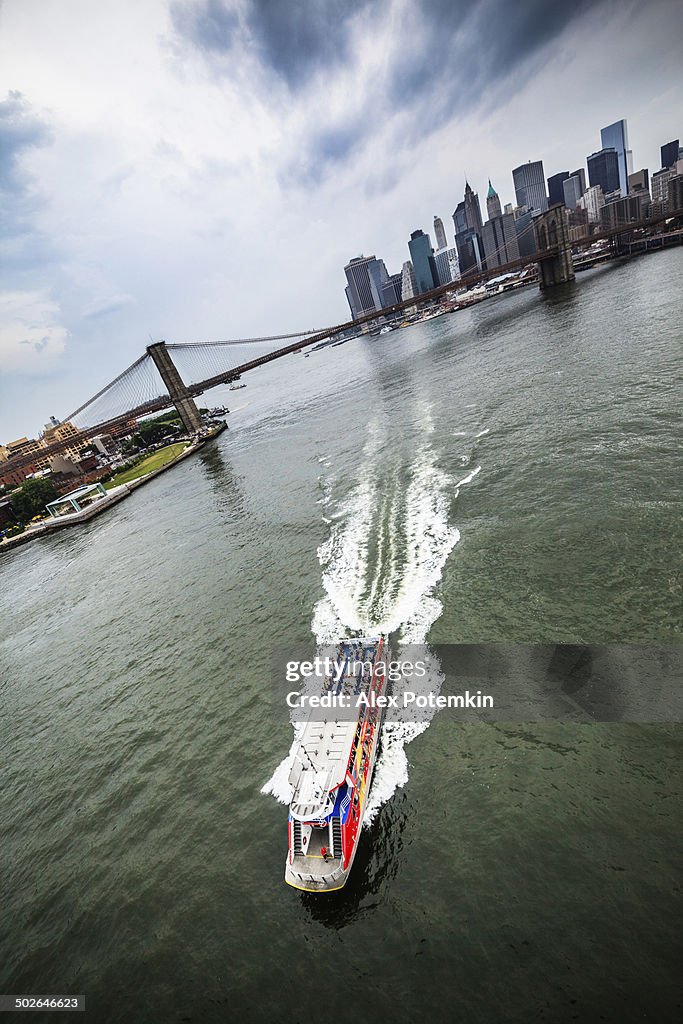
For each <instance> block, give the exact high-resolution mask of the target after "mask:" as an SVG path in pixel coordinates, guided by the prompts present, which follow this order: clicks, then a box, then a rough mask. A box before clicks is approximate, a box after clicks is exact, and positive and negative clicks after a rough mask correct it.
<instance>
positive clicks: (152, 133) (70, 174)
mask: <svg viewBox="0 0 683 1024" xmlns="http://www.w3.org/2000/svg"><path fill="white" fill-rule="evenodd" d="M682 38H683V4H680V3H676V2H674V0H650V2H649V3H647V4H644V3H642V0H638V2H633V3H632V2H630V0H612V2H611V0H592V2H584V0H568V2H562V3H558V2H555V0H516V2H515V3H510V2H509V0H116V2H110V3H107V2H93V0H0V206H1V207H2V230H1V234H0V258H1V261H2V263H1V270H0V441H2V440H5V441H6V440H10V439H12V438H14V437H16V436H19V435H23V434H29V435H30V434H35V433H36V432H37V431H38V430H39V429H40V428H41V426H42V424H43V423H44V422H45V420H46V419H47V418H48V416H49V415H50V414H55V415H57V416H60V417H62V416H64V415H66V414H67V413H68V412H69V411H70V410H71V409H73V408H74V407H75V406H77V405H79V404H80V403H81V402H82V401H84V400H85V399H86V398H87V397H89V396H90V395H91V394H93V393H94V392H95V391H97V390H99V388H100V387H101V386H102V385H103V384H104V383H106V382H107V381H108V380H109V379H111V378H112V377H114V376H116V374H117V373H119V372H120V371H121V370H122V369H123V368H124V367H125V366H127V365H128V364H129V363H131V362H132V361H133V360H134V359H135V358H136V357H137V356H138V355H139V354H140V353H141V352H142V350H143V348H144V346H145V345H146V344H148V342H149V337H150V335H151V336H153V337H154V338H155V339H159V338H165V339H166V340H167V341H195V340H210V339H224V338H231V337H244V336H251V335H258V334H272V333H278V332H279V331H282V332H287V331H295V330H299V329H305V328H308V327H318V326H321V327H322V326H326V325H328V324H333V323H338V322H340V321H341V320H344V319H347V317H348V308H347V306H346V300H345V297H344V284H345V280H344V274H343V267H344V264H345V263H346V262H348V260H349V258H350V257H352V256H355V255H358V254H359V253H365V254H370V253H375V254H376V255H378V256H381V257H382V258H383V259H384V260H385V262H386V264H387V268H388V270H389V272H390V273H393V272H396V271H398V270H400V268H401V264H402V263H403V261H404V260H405V259H407V258H408V250H407V239H408V237H409V235H410V232H411V231H413V230H414V229H415V228H418V227H421V228H423V229H424V230H426V231H429V232H432V220H433V217H434V214H435V213H438V214H439V215H440V216H441V217H442V218H443V219H444V223H445V224H446V229H447V233H448V235H449V238H452V233H453V225H452V220H451V215H452V213H453V210H454V208H455V206H456V204H457V202H458V201H459V200H460V199H461V198H462V192H463V187H464V180H465V175H467V177H468V179H469V181H470V183H471V184H472V186H473V187H474V188H475V189H476V190H477V191H478V192H479V194H480V196H481V197H482V199H483V196H484V194H485V191H486V186H487V179H488V178H489V176H490V177H491V179H492V181H493V183H494V185H495V186H496V188H497V190H498V192H499V193H500V196H501V199H502V201H503V202H507V201H511V200H512V199H513V198H514V196H513V191H512V178H511V174H510V170H511V168H512V167H514V166H515V165H517V164H519V163H522V162H524V161H526V160H529V159H539V158H540V159H542V160H543V162H544V168H545V172H546V175H550V174H553V173H554V172H556V171H559V170H564V169H568V170H573V169H574V168H576V167H578V166H580V165H584V166H585V157H586V155H587V154H589V153H591V152H593V151H594V150H596V149H599V148H600V134H599V130H600V127H601V126H602V125H605V124H608V123H610V122H612V121H614V120H617V119H619V118H621V117H625V118H627V119H628V126H629V134H630V142H631V148H632V150H633V158H634V167H635V168H639V167H642V166H646V167H649V168H650V169H651V171H652V170H655V169H657V168H658V166H659V146H660V145H661V144H662V143H664V142H667V141H668V140H669V139H671V138H675V137H677V136H680V137H681V138H682V139H683V122H682V121H681V117H682V116H683V113H682V112H683V76H681V65H680V43H681V39H682Z"/></svg>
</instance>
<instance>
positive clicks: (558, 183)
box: [548, 171, 569, 206]
mask: <svg viewBox="0 0 683 1024" xmlns="http://www.w3.org/2000/svg"><path fill="white" fill-rule="evenodd" d="M568 177H569V171H559V172H558V173H557V174H553V175H551V176H550V177H549V178H548V206H554V205H555V204H556V203H564V189H563V188H562V186H563V184H564V182H565V181H566V180H567V178H568ZM565 206H566V203H565Z"/></svg>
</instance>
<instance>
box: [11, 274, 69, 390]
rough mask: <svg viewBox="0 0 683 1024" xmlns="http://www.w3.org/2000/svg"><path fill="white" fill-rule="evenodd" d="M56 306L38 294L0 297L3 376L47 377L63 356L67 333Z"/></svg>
mask: <svg viewBox="0 0 683 1024" xmlns="http://www.w3.org/2000/svg"><path fill="white" fill-rule="evenodd" d="M60 320H61V311H60V309H59V306H58V305H57V303H56V302H53V301H52V300H51V299H50V298H49V297H48V296H47V295H45V294H44V293H41V292H6V293H5V294H3V295H0V366H2V369H3V371H4V372H6V373H11V372H18V373H30V374H47V373H50V372H51V371H52V370H53V369H54V367H55V362H56V361H57V360H58V359H59V357H61V356H62V355H63V353H64V349H65V346H66V341H67V337H68V331H67V330H66V328H65V327H64V325H63V324H62V323H60Z"/></svg>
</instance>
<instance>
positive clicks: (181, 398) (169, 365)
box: [147, 341, 203, 434]
mask: <svg viewBox="0 0 683 1024" xmlns="http://www.w3.org/2000/svg"><path fill="white" fill-rule="evenodd" d="M147 352H148V354H149V355H150V356H151V357H152V359H153V361H154V365H155V366H156V368H157V370H158V371H159V373H160V374H161V379H162V380H163V382H164V384H165V385H166V387H167V389H168V394H169V396H170V399H171V401H172V402H173V404H174V405H175V407H176V409H177V410H178V414H179V416H180V418H181V420H182V421H183V426H184V427H185V430H186V431H187V432H188V434H196V433H197V432H198V431H199V430H201V429H202V426H203V424H202V418H201V416H200V415H199V410H198V409H197V406H196V405H195V403H194V399H193V398H192V395H191V394H190V392H189V391H188V390H187V387H186V386H185V383H184V381H183V379H182V377H181V376H180V374H179V373H178V371H177V369H176V366H175V363H174V362H173V360H172V359H171V354H170V352H169V351H168V349H167V348H166V342H165V341H159V342H157V343H156V344H155V345H148V346H147Z"/></svg>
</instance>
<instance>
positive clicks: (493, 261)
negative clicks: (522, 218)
mask: <svg viewBox="0 0 683 1024" xmlns="http://www.w3.org/2000/svg"><path fill="white" fill-rule="evenodd" d="M484 255H485V257H486V267H487V269H488V270H492V269H494V268H495V267H502V266H503V265H504V264H505V263H512V262H513V260H518V259H519V244H518V242H517V232H516V230H515V218H514V216H513V215H512V214H511V213H506V214H504V215H501V216H499V217H491V218H490V219H489V220H487V221H486V223H485V224H484Z"/></svg>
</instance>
